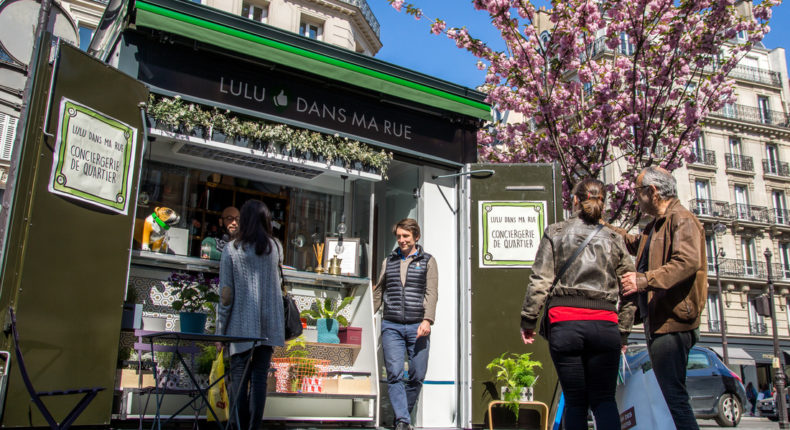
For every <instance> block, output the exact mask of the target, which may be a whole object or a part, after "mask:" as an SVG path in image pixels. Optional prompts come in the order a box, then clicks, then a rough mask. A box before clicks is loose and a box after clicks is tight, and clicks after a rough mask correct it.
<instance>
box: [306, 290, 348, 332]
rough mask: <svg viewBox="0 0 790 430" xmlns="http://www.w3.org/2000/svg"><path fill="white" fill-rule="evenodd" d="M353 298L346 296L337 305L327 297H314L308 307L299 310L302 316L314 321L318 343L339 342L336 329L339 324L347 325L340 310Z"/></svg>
mask: <svg viewBox="0 0 790 430" xmlns="http://www.w3.org/2000/svg"><path fill="white" fill-rule="evenodd" d="M353 300H354V298H353V297H346V298H344V299H343V301H341V302H340V304H339V305H337V306H335V300H334V299H331V298H329V297H327V298H326V299H324V300H323V301H322V300H321V299H316V301H315V303H314V304H313V306H312V307H311V308H310V309H307V310H304V311H302V312H301V314H300V315H301V316H302V317H306V318H312V319H314V320H315V321H316V323H315V326H316V329H318V342H320V343H340V338H338V337H337V331H338V329H339V328H340V325H343V326H348V320H346V317H344V316H343V315H340V311H342V310H343V309H345V308H346V306H348V305H349V304H351V302H352V301H353Z"/></svg>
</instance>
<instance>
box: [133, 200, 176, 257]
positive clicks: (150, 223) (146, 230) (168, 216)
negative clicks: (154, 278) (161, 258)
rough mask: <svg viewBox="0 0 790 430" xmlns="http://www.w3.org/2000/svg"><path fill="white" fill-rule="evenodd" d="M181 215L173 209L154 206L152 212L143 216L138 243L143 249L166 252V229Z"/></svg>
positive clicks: (174, 223) (167, 248)
mask: <svg viewBox="0 0 790 430" xmlns="http://www.w3.org/2000/svg"><path fill="white" fill-rule="evenodd" d="M180 220H181V217H180V216H179V215H178V214H177V213H176V211H174V210H173V209H170V208H166V207H164V206H162V207H156V208H154V212H153V213H152V214H151V215H148V216H147V217H146V218H145V223H144V224H143V234H142V237H141V238H140V239H141V240H140V244H141V248H142V250H143V251H153V252H161V253H168V250H169V247H168V244H167V238H168V237H167V231H168V230H170V227H172V226H173V225H176V224H178V222H179V221H180Z"/></svg>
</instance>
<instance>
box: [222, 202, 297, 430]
mask: <svg viewBox="0 0 790 430" xmlns="http://www.w3.org/2000/svg"><path fill="white" fill-rule="evenodd" d="M239 224H240V225H239V232H238V236H237V239H236V240H234V241H232V242H230V243H229V244H228V245H227V246H225V249H224V250H223V252H222V258H221V259H220V266H219V282H220V304H219V307H218V309H217V334H222V335H228V336H241V337H253V338H258V339H260V340H259V341H258V342H257V343H256V344H255V345H254V348H253V343H252V342H244V343H232V344H230V374H231V389H230V393H231V395H234V396H235V394H236V392H237V391H239V389H238V388H239V387H242V389H241V390H240V394H239V398H238V399H233V400H234V401H233V403H234V404H236V405H238V416H239V428H240V429H257V428H259V427H260V425H261V421H262V419H263V409H264V406H265V404H266V377H267V373H268V371H269V365H270V364H271V358H272V351H273V348H274V347H275V346H283V345H284V344H285V327H284V315H283V299H282V293H281V291H280V275H279V270H278V267H277V266H278V264H280V261H281V260H282V258H281V255H282V252H281V249H280V246H279V245H278V243H277V241H276V240H275V239H274V237H273V236H272V217H271V213H270V212H269V209H268V208H267V207H266V205H265V204H264V203H263V202H261V201H259V200H249V201H247V202H246V203H245V204H244V206H242V208H241V219H240V223H239ZM248 361H249V362H250V366H249V370H248V371H247V372H244V369H245V367H246V365H247V362H248Z"/></svg>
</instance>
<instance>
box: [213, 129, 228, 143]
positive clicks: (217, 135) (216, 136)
mask: <svg viewBox="0 0 790 430" xmlns="http://www.w3.org/2000/svg"><path fill="white" fill-rule="evenodd" d="M227 138H228V136H227V135H226V134H225V133H223V132H221V131H218V130H216V129H215V130H212V131H211V140H213V141H214V142H219V143H225V140H226V139H227Z"/></svg>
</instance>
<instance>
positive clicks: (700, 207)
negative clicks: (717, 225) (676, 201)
mask: <svg viewBox="0 0 790 430" xmlns="http://www.w3.org/2000/svg"><path fill="white" fill-rule="evenodd" d="M689 208H690V209H691V211H692V212H694V215H697V216H709V217H716V218H727V219H732V212H731V211H730V204H729V203H727V202H721V201H718V200H707V199H692V200H691V201H690V202H689Z"/></svg>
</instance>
